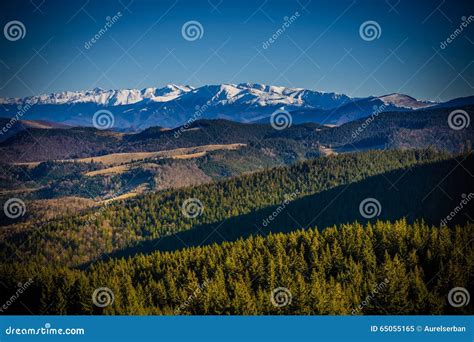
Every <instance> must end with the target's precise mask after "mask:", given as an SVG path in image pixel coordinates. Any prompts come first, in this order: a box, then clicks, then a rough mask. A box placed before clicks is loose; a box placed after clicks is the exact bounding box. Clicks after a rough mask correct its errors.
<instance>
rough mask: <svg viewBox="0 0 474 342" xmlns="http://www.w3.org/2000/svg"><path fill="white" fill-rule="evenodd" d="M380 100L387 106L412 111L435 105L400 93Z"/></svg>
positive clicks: (385, 96)
mask: <svg viewBox="0 0 474 342" xmlns="http://www.w3.org/2000/svg"><path fill="white" fill-rule="evenodd" d="M378 99H379V100H381V101H382V102H383V103H384V104H385V105H392V106H396V107H401V108H410V109H418V108H424V107H429V106H432V105H434V104H435V103H433V102H429V101H419V100H417V99H415V98H413V97H411V96H408V95H404V94H398V93H393V94H388V95H383V96H379V97H378Z"/></svg>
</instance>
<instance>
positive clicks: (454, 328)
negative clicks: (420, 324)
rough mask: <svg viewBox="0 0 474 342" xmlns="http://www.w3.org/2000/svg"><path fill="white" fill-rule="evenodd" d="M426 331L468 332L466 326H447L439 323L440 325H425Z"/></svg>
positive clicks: (424, 329)
mask: <svg viewBox="0 0 474 342" xmlns="http://www.w3.org/2000/svg"><path fill="white" fill-rule="evenodd" d="M423 331H424V332H461V333H462V332H466V327H460V326H455V325H452V326H445V325H438V326H429V325H425V327H424V328H423Z"/></svg>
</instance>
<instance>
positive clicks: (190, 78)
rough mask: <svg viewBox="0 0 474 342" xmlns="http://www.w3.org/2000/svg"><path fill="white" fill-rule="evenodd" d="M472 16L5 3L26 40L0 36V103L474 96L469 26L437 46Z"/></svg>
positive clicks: (452, 6) (317, 4)
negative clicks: (243, 93)
mask: <svg viewBox="0 0 474 342" xmlns="http://www.w3.org/2000/svg"><path fill="white" fill-rule="evenodd" d="M473 9H474V5H473V2H472V1H449V3H448V2H445V3H443V1H413V0H411V1H405V0H401V1H398V0H387V1H384V0H378V1H343V0H332V1H316V0H311V1H310V0H298V1H295V0H291V1H290V0H288V1H281V0H280V1H273V0H268V1H265V0H263V1H257V0H254V1H245V0H244V1H224V0H210V1H207V0H204V1H198V0H194V1H185V0H178V1H167V0H166V1H139V0H121V1H94V0H90V1H89V2H87V1H52V0H31V1H30V0H26V1H15V3H14V4H8V5H6V4H2V11H0V24H1V26H2V28H3V27H4V26H5V25H6V24H7V23H8V22H10V21H12V20H18V21H21V22H22V23H23V24H24V26H25V28H26V35H25V37H24V38H23V39H19V40H16V41H10V40H7V39H5V35H2V36H1V37H0V86H1V89H0V96H2V97H9V96H27V95H37V94H42V93H50V92H56V91H65V90H82V89H91V88H94V87H102V88H106V89H115V88H144V87H154V86H162V85H165V84H168V83H176V84H190V85H193V86H201V85H203V84H218V83H241V82H252V83H264V84H274V85H282V86H292V87H303V88H310V89H316V90H322V91H335V92H340V93H345V94H348V95H351V96H367V95H382V94H386V93H392V92H401V93H406V94H409V95H412V96H415V97H417V98H421V99H433V100H448V99H451V98H455V97H460V96H468V95H473V94H474V89H473V85H474V63H473V58H472V57H473V54H472V51H473V44H474V22H472V23H470V24H469V25H467V27H465V28H463V31H462V32H461V33H460V34H458V35H457V36H456V37H455V39H454V40H453V41H452V42H451V43H450V44H448V45H447V47H446V48H445V49H441V48H440V43H441V42H443V41H445V40H446V39H447V38H448V37H449V36H450V35H451V34H452V33H453V32H454V31H455V30H456V29H457V28H459V26H460V25H461V22H462V17H463V16H465V17H469V15H474V11H473ZM118 12H120V14H121V16H120V17H119V18H118V20H116V22H115V23H114V24H113V25H112V26H111V27H110V28H108V29H107V31H106V32H105V33H104V34H102V35H101V36H100V38H99V39H98V40H97V41H96V42H95V43H93V44H92V46H91V47H90V48H89V49H86V48H85V43H86V42H90V40H91V38H92V37H94V35H96V34H97V33H98V32H99V31H100V29H101V28H103V27H104V26H105V24H106V23H107V19H106V17H108V16H109V17H113V16H114V15H117V13H118ZM296 13H298V15H296ZM292 16H294V17H293V18H294V20H293V21H292V23H291V24H289V25H288V26H287V27H286V28H285V30H284V32H283V33H281V34H277V31H278V29H280V28H282V26H283V24H284V22H285V17H286V18H291V17H292ZM192 20H193V21H198V22H199V23H200V24H201V26H202V28H203V34H202V37H201V38H200V39H197V40H194V41H188V40H186V39H184V38H183V36H182V27H183V25H184V24H185V23H186V22H188V21H192ZM366 21H375V22H377V23H378V25H379V26H380V31H381V32H380V36H379V37H378V38H377V39H374V40H372V41H367V40H364V39H362V37H361V35H360V33H359V28H360V26H361V25H362V24H363V23H364V22H366ZM2 31H3V30H2ZM274 34H276V36H277V38H276V39H275V41H274V42H273V43H272V44H269V46H268V48H266V49H264V48H263V44H264V42H266V41H268V39H269V38H270V37H271V36H272V35H274Z"/></svg>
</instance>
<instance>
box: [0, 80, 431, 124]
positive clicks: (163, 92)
mask: <svg viewBox="0 0 474 342" xmlns="http://www.w3.org/2000/svg"><path fill="white" fill-rule="evenodd" d="M26 104H29V106H28V110H27V111H26V112H25V113H24V114H23V115H22V116H24V117H23V118H22V119H30V120H48V121H53V122H60V123H64V124H69V125H85V126H92V120H91V119H92V117H93V115H94V113H95V112H96V111H97V110H99V109H107V110H109V111H110V112H112V113H113V115H114V119H115V128H118V129H143V128H147V127H150V126H164V127H175V126H179V125H182V124H184V123H186V122H187V121H188V120H190V119H193V120H197V119H205V118H208V119H209V118H210V119H212V118H225V119H230V120H234V121H240V122H254V121H261V120H265V118H268V117H269V116H270V115H271V114H272V113H273V112H274V111H275V110H277V109H284V110H286V111H289V112H294V111H295V112H298V113H305V114H304V115H303V116H302V118H303V120H304V121H312V122H319V123H328V124H329V123H330V124H341V123H344V122H347V121H351V120H354V119H358V118H360V117H364V116H368V115H370V114H371V112H373V110H374V108H375V107H382V108H383V110H384V111H404V110H412V109H419V108H425V107H428V106H432V105H435V104H436V103H433V102H428V101H419V100H417V99H415V98H413V97H410V96H407V95H403V94H390V95H385V96H380V97H374V96H370V97H366V98H352V97H349V96H347V95H344V94H338V93H326V92H320V91H315V90H309V89H304V88H288V87H280V86H270V85H264V84H255V83H241V84H220V85H205V86H202V87H198V88H194V87H192V86H188V85H175V84H169V85H166V86H165V87H163V88H144V89H142V90H138V89H122V90H104V89H101V88H95V89H92V90H86V91H66V92H60V93H54V94H50V95H40V96H32V97H27V98H3V99H2V98H0V117H12V116H13V115H14V114H15V112H17V111H18V108H25V105H26ZM300 117H301V116H300Z"/></svg>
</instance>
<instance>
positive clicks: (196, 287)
mask: <svg viewBox="0 0 474 342" xmlns="http://www.w3.org/2000/svg"><path fill="white" fill-rule="evenodd" d="M473 236H474V226H473V225H472V224H467V225H465V226H462V227H456V228H448V227H444V228H436V227H432V226H428V225H426V224H423V223H421V222H418V223H415V224H413V225H409V224H407V223H406V222H405V221H403V220H402V221H397V222H393V223H390V222H381V221H379V222H377V223H374V224H370V223H369V224H367V225H366V226H365V227H363V226H361V225H360V224H358V223H353V224H347V225H342V226H340V227H332V228H327V229H325V230H324V231H323V232H319V231H318V230H317V229H310V230H305V231H301V230H300V231H295V232H292V233H289V234H281V233H280V234H273V235H270V236H268V237H265V238H264V237H252V238H249V239H246V240H239V241H237V242H233V243H227V242H226V243H223V244H220V245H212V246H207V247H200V248H191V249H186V250H183V251H178V252H173V253H163V252H157V253H154V254H152V255H149V256H141V255H138V256H136V257H133V258H131V259H128V260H112V261H109V262H106V263H98V264H95V265H94V266H92V267H91V268H90V269H89V270H87V271H79V270H71V269H66V268H56V267H54V266H40V267H38V266H37V265H33V264H31V265H28V266H27V265H19V264H15V265H10V264H4V265H1V266H0V277H1V278H0V281H1V282H2V283H3V284H5V286H6V288H7V289H9V290H8V291H2V292H1V300H2V301H5V300H6V299H7V298H8V297H9V296H10V295H11V294H10V293H11V292H13V291H15V289H16V287H17V282H18V281H21V282H26V281H28V280H29V279H31V280H30V285H29V287H28V288H27V289H26V290H25V291H24V293H23V294H22V297H21V303H20V302H19V301H18V302H14V303H13V304H12V307H10V308H9V313H10V314H13V313H23V314H32V313H34V314H139V315H141V314H168V315H171V314H200V315H206V314H207V315H210V314H213V315H219V314H247V315H254V314H277V315H278V314H290V315H292V314H302V315H309V314H343V315H348V314H355V315H360V314H463V313H464V314H467V313H472V312H473V311H472V308H473V306H472V305H473V304H472V302H471V304H470V305H468V306H465V307H463V308H454V307H452V306H451V305H449V304H448V302H447V294H448V292H449V291H450V289H452V288H453V287H460V286H461V287H464V288H472V287H473V285H474V282H473V280H474V279H473V267H474V265H473V263H472V260H473V259H474V248H473V247H474V244H473V241H474V240H473ZM105 287H106V288H108V289H109V290H110V291H109V290H107V291H108V292H107V293H102V295H103V297H102V298H100V300H101V302H100V306H102V307H98V306H97V305H94V304H93V300H91V297H93V296H94V295H93V293H94V291H97V289H102V290H103V289H104V288H105ZM96 300H98V299H97V298H96ZM26 308H28V309H26Z"/></svg>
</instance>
